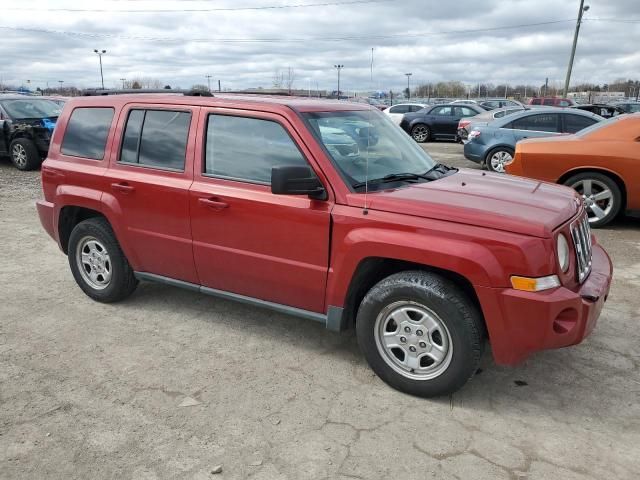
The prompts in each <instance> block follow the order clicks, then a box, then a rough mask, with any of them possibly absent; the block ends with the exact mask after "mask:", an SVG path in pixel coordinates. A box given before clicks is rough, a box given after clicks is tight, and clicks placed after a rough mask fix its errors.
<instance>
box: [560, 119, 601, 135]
mask: <svg viewBox="0 0 640 480" xmlns="http://www.w3.org/2000/svg"><path fill="white" fill-rule="evenodd" d="M594 123H596V121H595V120H594V119H592V118H588V117H583V116H581V115H564V130H563V131H564V132H565V133H576V132H579V131H580V130H582V129H583V128H587V127H590V126H591V125H593V124H594Z"/></svg>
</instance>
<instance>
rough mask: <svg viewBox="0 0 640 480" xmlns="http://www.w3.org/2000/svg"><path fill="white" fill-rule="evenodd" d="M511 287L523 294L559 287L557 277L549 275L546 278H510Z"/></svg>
mask: <svg viewBox="0 0 640 480" xmlns="http://www.w3.org/2000/svg"><path fill="white" fill-rule="evenodd" d="M511 286H512V287H513V288H514V289H515V290H521V291H523V292H541V291H543V290H551V289H552V288H557V287H559V286H560V279H559V278H558V276H557V275H549V276H548V277H538V278H530V277H519V276H516V275H514V276H512V277H511Z"/></svg>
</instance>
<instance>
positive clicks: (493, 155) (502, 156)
mask: <svg viewBox="0 0 640 480" xmlns="http://www.w3.org/2000/svg"><path fill="white" fill-rule="evenodd" d="M513 155H514V151H513V149H512V148H509V147H498V148H494V149H493V150H491V151H490V152H489V153H488V154H487V157H486V159H485V164H486V166H487V170H489V171H490V172H495V173H505V168H504V167H505V166H506V165H509V164H510V163H511V162H513Z"/></svg>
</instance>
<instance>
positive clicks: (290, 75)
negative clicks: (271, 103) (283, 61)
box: [284, 67, 296, 95]
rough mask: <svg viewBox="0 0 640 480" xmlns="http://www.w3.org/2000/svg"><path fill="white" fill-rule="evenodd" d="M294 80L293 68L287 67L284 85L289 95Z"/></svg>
mask: <svg viewBox="0 0 640 480" xmlns="http://www.w3.org/2000/svg"><path fill="white" fill-rule="evenodd" d="M295 80H296V72H295V70H294V69H293V68H291V67H287V76H286V77H285V79H284V81H285V86H286V87H287V90H288V92H289V95H291V90H292V89H293V82H294V81H295Z"/></svg>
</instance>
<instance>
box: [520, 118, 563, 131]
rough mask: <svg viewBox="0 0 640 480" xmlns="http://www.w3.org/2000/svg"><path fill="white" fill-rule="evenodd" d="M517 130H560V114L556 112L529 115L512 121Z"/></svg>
mask: <svg viewBox="0 0 640 480" xmlns="http://www.w3.org/2000/svg"><path fill="white" fill-rule="evenodd" d="M511 128H513V129H515V130H535V131H538V132H559V131H560V129H559V128H558V115H557V114H555V113H548V114H539V115H529V116H528V117H524V118H519V119H517V120H514V121H513V122H512V123H511Z"/></svg>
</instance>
